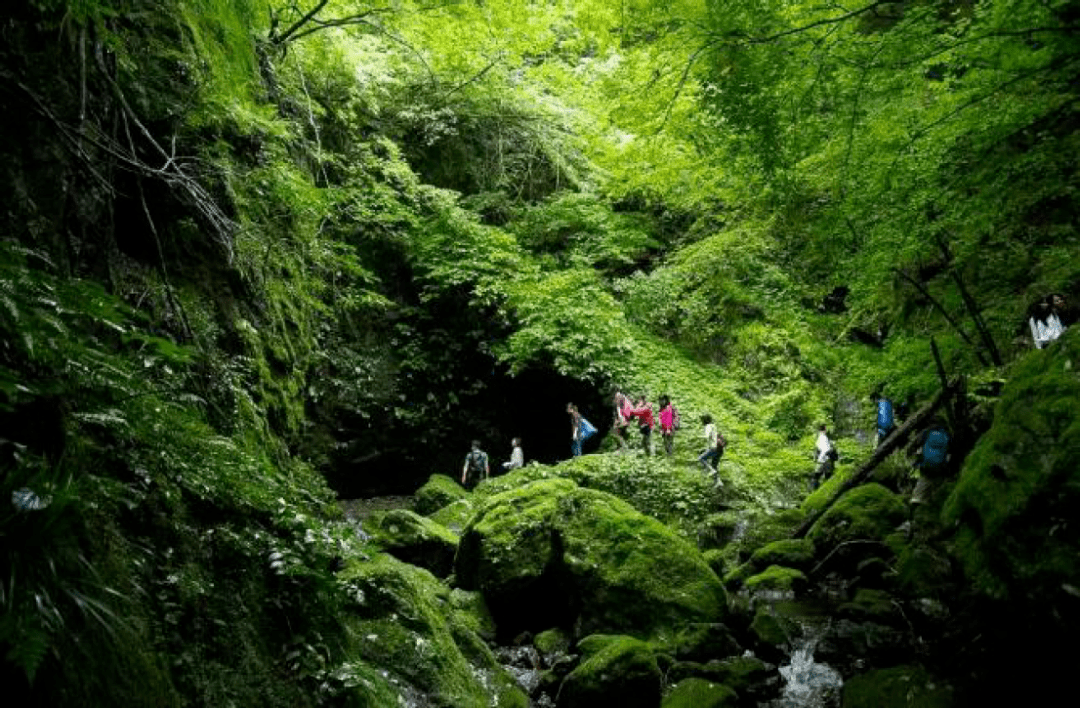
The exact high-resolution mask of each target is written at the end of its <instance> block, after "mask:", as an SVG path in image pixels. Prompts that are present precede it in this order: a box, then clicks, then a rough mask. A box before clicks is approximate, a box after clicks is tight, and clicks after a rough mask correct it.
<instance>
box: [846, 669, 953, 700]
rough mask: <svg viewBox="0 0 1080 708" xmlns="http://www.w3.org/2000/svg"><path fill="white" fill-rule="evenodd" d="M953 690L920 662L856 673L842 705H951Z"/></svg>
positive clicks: (848, 686)
mask: <svg viewBox="0 0 1080 708" xmlns="http://www.w3.org/2000/svg"><path fill="white" fill-rule="evenodd" d="M953 705H956V704H955V702H954V699H953V692H952V690H951V689H950V688H949V687H948V686H946V685H944V684H942V683H941V682H940V681H935V680H934V679H933V678H932V677H931V676H930V675H929V674H927V673H926V671H925V670H924V669H922V668H921V667H918V666H897V667H894V668H891V669H879V670H877V671H870V672H868V673H865V674H859V675H858V676H853V677H851V678H850V679H848V680H847V683H845V684H844V690H843V693H842V698H841V707H842V708H950V707H951V706H953Z"/></svg>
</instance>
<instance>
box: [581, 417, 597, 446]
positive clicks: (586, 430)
mask: <svg viewBox="0 0 1080 708" xmlns="http://www.w3.org/2000/svg"><path fill="white" fill-rule="evenodd" d="M578 430H579V437H580V438H581V442H585V441H586V440H588V439H589V438H591V437H592V436H593V435H596V426H594V425H593V424H592V423H590V422H589V421H587V420H585V419H584V418H582V419H581V425H580V426H578Z"/></svg>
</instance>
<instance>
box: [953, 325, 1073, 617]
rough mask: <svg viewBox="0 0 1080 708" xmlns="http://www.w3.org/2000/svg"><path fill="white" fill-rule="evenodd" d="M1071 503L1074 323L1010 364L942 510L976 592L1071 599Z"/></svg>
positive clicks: (1051, 605) (1049, 603) (1035, 601)
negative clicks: (988, 420)
mask: <svg viewBox="0 0 1080 708" xmlns="http://www.w3.org/2000/svg"><path fill="white" fill-rule="evenodd" d="M1078 508H1080V327H1072V328H1070V329H1069V330H1068V331H1067V332H1066V333H1065V334H1064V335H1063V336H1062V337H1061V338H1060V339H1059V340H1057V341H1056V342H1054V343H1053V344H1052V345H1050V346H1048V347H1047V348H1045V349H1042V350H1037V351H1033V352H1031V353H1030V354H1028V355H1027V356H1026V357H1025V358H1024V359H1023V360H1022V361H1020V362H1019V363H1018V364H1017V365H1016V366H1015V367H1014V368H1013V370H1012V372H1011V378H1010V380H1009V382H1008V383H1007V384H1006V385H1005V388H1004V390H1003V392H1002V396H1001V399H1000V400H999V402H998V404H997V408H996V410H995V412H994V423H993V426H992V427H991V428H990V430H989V431H988V432H987V433H986V434H984V435H983V436H982V438H980V440H979V442H978V444H977V445H976V446H975V448H974V449H973V450H972V452H971V454H969V455H968V457H967V459H966V461H965V463H964V466H963V469H962V471H961V474H960V478H959V480H958V481H957V483H956V486H955V488H954V489H953V491H952V495H951V496H950V497H949V498H948V500H947V501H946V502H945V505H944V509H943V514H942V517H943V520H944V521H945V522H946V523H947V524H957V525H958V529H957V534H956V554H957V556H958V557H959V558H960V560H961V561H962V563H963V567H964V571H965V572H966V574H967V575H968V577H969V578H970V579H971V580H972V581H973V584H974V586H975V588H976V589H977V590H979V591H981V592H983V593H985V594H986V595H988V596H990V597H993V598H999V599H1002V600H1008V601H1010V602H1023V603H1026V604H1028V605H1029V606H1031V607H1033V608H1036V611H1038V612H1041V613H1049V612H1050V611H1051V610H1054V611H1057V612H1058V613H1061V612H1067V611H1068V606H1069V605H1074V604H1075V603H1076V598H1075V597H1072V596H1070V595H1069V594H1068V593H1067V592H1066V591H1064V590H1063V588H1066V587H1072V588H1077V587H1080V523H1076V521H1075V520H1076V510H1077V509H1078ZM1070 614H1071V613H1070ZM1073 616H1075V615H1073ZM1054 621H1056V620H1054Z"/></svg>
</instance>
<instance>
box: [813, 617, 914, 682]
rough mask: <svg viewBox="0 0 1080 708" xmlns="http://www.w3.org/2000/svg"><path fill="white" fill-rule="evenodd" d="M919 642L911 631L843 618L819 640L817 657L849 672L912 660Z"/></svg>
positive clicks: (834, 623)
mask: <svg viewBox="0 0 1080 708" xmlns="http://www.w3.org/2000/svg"><path fill="white" fill-rule="evenodd" d="M918 653H919V651H918V646H917V645H916V642H915V639H914V637H912V635H911V634H910V632H907V631H903V630H900V629H897V628H895V627H890V626H888V625H884V624H878V623H876V622H856V621H853V620H849V619H841V620H837V621H835V622H833V623H832V624H831V625H830V626H829V629H828V632H827V633H826V635H825V636H824V637H822V639H821V640H820V641H819V642H818V645H817V649H816V651H815V655H816V656H817V657H818V660H819V661H821V662H823V663H826V664H829V665H830V666H833V667H835V668H836V669H838V670H839V671H840V672H841V673H842V674H843V675H845V676H850V675H851V674H853V673H856V672H858V671H859V670H860V669H862V668H864V667H867V666H894V665H896V664H899V663H903V662H906V661H911V660H912V659H914V658H916V656H917V655H918Z"/></svg>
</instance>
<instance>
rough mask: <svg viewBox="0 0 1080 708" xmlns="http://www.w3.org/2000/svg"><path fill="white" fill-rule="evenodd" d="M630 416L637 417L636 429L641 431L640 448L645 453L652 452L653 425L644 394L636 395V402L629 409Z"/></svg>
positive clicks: (651, 414) (649, 453) (650, 411)
mask: <svg viewBox="0 0 1080 708" xmlns="http://www.w3.org/2000/svg"><path fill="white" fill-rule="evenodd" d="M630 417H631V418H637V421H638V430H640V431H641V449H643V450H644V451H645V455H646V456H649V455H651V454H652V429H653V425H654V420H653V412H652V406H650V405H649V402H648V401H647V400H645V397H644V396H638V399H637V404H636V405H635V406H634V407H633V408H631V409H630Z"/></svg>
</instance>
